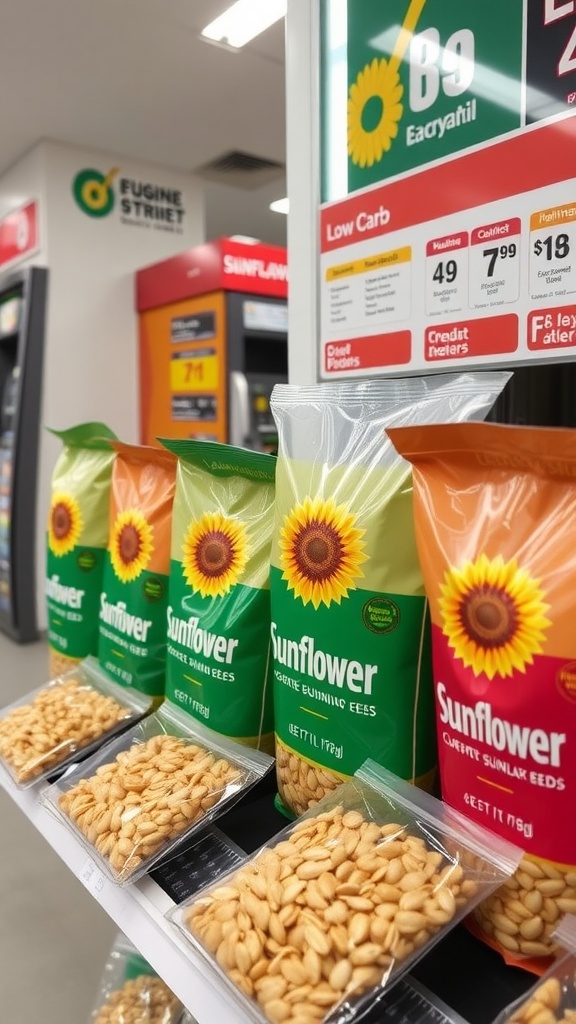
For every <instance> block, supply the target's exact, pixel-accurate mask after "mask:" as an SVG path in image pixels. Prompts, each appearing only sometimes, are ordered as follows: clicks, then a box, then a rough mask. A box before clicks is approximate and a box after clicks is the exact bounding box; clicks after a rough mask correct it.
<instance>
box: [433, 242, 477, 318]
mask: <svg viewBox="0 0 576 1024" xmlns="http://www.w3.org/2000/svg"><path fill="white" fill-rule="evenodd" d="M467 293H468V234H467V232H461V233H460V234H456V235H447V236H445V237H444V238H433V239H432V240H431V241H429V242H428V243H427V244H426V312H427V314H428V315H429V316H434V315H437V314H439V313H441V314H444V313H454V312H456V311H457V310H460V309H464V308H465V307H466V306H467V305H468V294H467Z"/></svg>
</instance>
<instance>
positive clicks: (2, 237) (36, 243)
mask: <svg viewBox="0 0 576 1024" xmlns="http://www.w3.org/2000/svg"><path fill="white" fill-rule="evenodd" d="M39 222H40V213H39V209H38V203H37V201H36V200H35V199H32V200H30V202H28V203H25V204H24V205H23V206H20V207H18V209H17V210H12V211H11V212H10V213H8V214H7V215H6V216H5V217H3V218H2V220H0V270H4V269H5V268H6V267H7V266H9V265H12V264H14V263H19V262H20V260H23V259H25V258H26V257H27V256H31V255H32V253H34V252H36V251H37V250H38V249H39V248H40V227H39Z"/></svg>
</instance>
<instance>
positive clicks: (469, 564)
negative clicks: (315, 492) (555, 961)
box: [387, 423, 576, 971]
mask: <svg viewBox="0 0 576 1024" xmlns="http://www.w3.org/2000/svg"><path fill="white" fill-rule="evenodd" d="M387 433H388V435H389V437H390V439H391V441H392V443H393V444H394V445H395V447H396V449H397V450H398V452H399V453H400V454H401V455H403V456H404V458H406V459H408V460H409V461H410V462H411V463H412V464H413V482H414V517H415V528H416V540H417V545H418V554H419V559H420V564H421V567H422V572H423V575H424V583H425V587H426V593H427V596H428V600H429V602H430V611H431V617H432V652H433V675H434V692H435V707H436V725H437V735H438V748H439V765H440V779H441V785H442V795H443V797H444V799H445V800H446V802H447V803H449V804H451V805H452V806H453V807H455V808H456V809H458V810H460V811H462V812H463V813H464V814H466V815H468V816H469V817H471V818H473V819H474V820H476V821H479V822H481V823H482V824H483V825H485V826H488V827H489V828H491V829H492V830H493V831H494V832H496V833H498V834H499V835H501V836H503V837H504V838H506V839H510V840H513V841H516V842H517V843H519V844H521V845H522V846H523V848H524V849H525V850H526V854H525V856H524V858H523V860H522V862H521V864H520V867H519V869H518V870H517V872H516V873H515V875H514V877H513V878H512V879H511V880H510V881H509V882H506V883H505V884H504V885H503V886H502V887H501V888H500V889H499V890H498V891H497V892H496V893H495V894H494V895H493V896H491V897H490V898H489V899H488V900H487V901H486V902H485V903H483V904H481V905H480V906H479V908H478V909H477V910H476V911H475V913H474V921H473V922H471V927H472V930H474V931H476V933H477V934H479V935H480V937H481V938H483V939H484V940H485V941H487V942H488V943H489V944H490V945H492V946H494V947H495V948H496V949H498V950H499V951H500V952H501V953H502V954H503V955H504V957H505V959H506V960H508V961H509V962H514V963H520V964H521V965H522V966H524V967H528V968H529V969H534V970H536V971H540V970H541V969H542V966H543V963H545V961H542V958H543V957H550V956H552V955H555V954H556V953H557V947H556V945H555V943H554V939H553V937H552V933H553V932H554V929H555V927H556V925H557V923H558V920H559V919H560V917H561V916H562V914H564V913H573V912H575V911H576V819H575V817H574V803H575V799H576V631H575V630H574V591H575V589H576V545H575V543H574V537H575V535H576V486H575V482H576V431H574V430H558V429H542V428H532V427H510V426H499V425H497V424H484V423H465V424H454V425H445V426H427V427H402V428H396V429H393V430H389V431H387Z"/></svg>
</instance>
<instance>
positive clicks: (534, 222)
mask: <svg viewBox="0 0 576 1024" xmlns="http://www.w3.org/2000/svg"><path fill="white" fill-rule="evenodd" d="M575 220H576V203H567V204H566V206H551V207H550V208H549V209H548V210H538V211H537V213H533V214H531V216H530V231H540V230H541V229H543V228H559V227H562V224H570V222H571V221H575Z"/></svg>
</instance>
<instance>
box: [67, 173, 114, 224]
mask: <svg viewBox="0 0 576 1024" xmlns="http://www.w3.org/2000/svg"><path fill="white" fill-rule="evenodd" d="M116 173H117V169H116V168H114V169H113V170H112V171H109V172H108V174H106V175H104V174H102V173H101V172H100V171H96V170H94V168H93V167H87V168H85V170H83V171H79V172H78V174H77V175H76V177H75V178H74V183H73V185H72V193H73V195H74V199H75V200H76V202H77V203H78V206H79V207H80V209H81V210H82V211H83V212H84V213H87V214H88V216H89V217H106V216H107V215H108V214H109V213H110V212H111V210H112V209H113V207H114V190H113V188H112V178H113V177H114V175H115V174H116Z"/></svg>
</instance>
